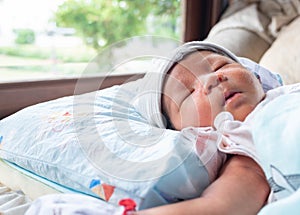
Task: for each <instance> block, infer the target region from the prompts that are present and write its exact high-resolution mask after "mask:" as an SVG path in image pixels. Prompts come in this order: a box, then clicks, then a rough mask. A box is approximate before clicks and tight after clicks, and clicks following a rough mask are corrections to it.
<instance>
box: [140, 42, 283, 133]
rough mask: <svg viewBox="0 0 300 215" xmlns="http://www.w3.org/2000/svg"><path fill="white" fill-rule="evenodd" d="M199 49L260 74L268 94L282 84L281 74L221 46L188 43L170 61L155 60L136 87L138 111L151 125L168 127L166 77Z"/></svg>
mask: <svg viewBox="0 0 300 215" xmlns="http://www.w3.org/2000/svg"><path fill="white" fill-rule="evenodd" d="M200 50H208V51H212V52H216V53H219V54H221V55H225V56H227V57H229V58H231V59H233V60H234V61H236V62H239V63H241V64H242V65H244V66H245V67H246V68H248V69H249V70H250V71H252V72H254V73H257V74H258V75H259V76H260V78H261V81H262V85H263V88H264V90H265V91H268V90H270V89H273V88H275V87H278V86H281V85H282V81H281V78H280V76H279V75H276V74H273V73H272V72H270V71H269V70H267V69H265V68H263V67H261V66H259V65H258V64H257V63H255V62H253V61H251V60H249V59H245V58H238V57H237V56H235V55H234V54H233V53H232V52H230V51H229V50H227V49H225V48H223V47H221V46H218V45H216V44H213V43H209V42H205V41H193V42H188V43H185V44H184V45H182V46H180V47H179V48H177V49H176V50H175V51H174V53H172V55H171V56H170V57H169V58H161V59H159V60H157V61H154V62H153V63H152V67H151V68H150V70H149V71H148V72H147V73H146V75H145V76H144V78H143V79H142V80H141V81H140V85H139V87H138V88H137V90H138V96H137V97H136V98H137V101H136V102H135V108H136V109H137V110H138V111H139V112H140V113H141V115H143V116H144V117H145V118H146V119H147V120H148V123H149V124H151V125H153V126H155V127H159V128H165V127H166V125H165V124H166V123H165V122H164V117H163V116H162V113H161V94H162V86H163V81H164V78H165V75H166V74H167V72H168V71H169V70H170V68H172V66H173V65H174V64H175V63H176V62H179V61H180V60H182V59H183V58H184V57H185V56H186V55H188V54H190V53H193V52H195V51H200Z"/></svg>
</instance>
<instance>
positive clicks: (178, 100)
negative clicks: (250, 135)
mask: <svg viewBox="0 0 300 215" xmlns="http://www.w3.org/2000/svg"><path fill="white" fill-rule="evenodd" d="M264 96H265V94H264V91H263V89H262V86H261V83H260V81H259V79H257V78H256V76H255V75H254V74H253V73H252V72H250V71H248V70H247V69H246V68H244V67H243V66H242V65H240V64H239V63H237V62H235V61H233V60H231V59H230V58H228V57H225V56H222V55H219V54H216V53H213V52H210V51H199V52H194V53H192V54H190V55H188V56H186V57H185V58H184V59H183V60H182V61H180V62H179V63H178V64H176V65H175V66H174V67H173V69H172V70H171V71H170V72H169V73H168V75H167V77H166V79H165V83H164V88H163V95H162V108H163V111H164V112H165V113H166V114H167V115H168V116H169V119H170V121H171V123H172V124H173V127H174V128H175V129H176V130H181V129H182V128H185V127H189V126H194V127H200V126H213V122H214V119H215V117H216V116H217V114H218V113H220V112H222V111H228V112H230V113H231V114H232V115H233V117H234V119H236V120H240V121H243V120H244V119H245V118H246V116H247V115H248V114H249V113H250V112H251V111H252V110H253V109H254V108H255V107H256V105H257V104H258V103H259V102H260V101H261V100H262V99H263V98H264Z"/></svg>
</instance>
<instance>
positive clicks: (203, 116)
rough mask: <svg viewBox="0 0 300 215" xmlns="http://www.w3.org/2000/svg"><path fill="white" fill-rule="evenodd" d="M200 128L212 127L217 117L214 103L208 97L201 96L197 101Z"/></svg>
mask: <svg viewBox="0 0 300 215" xmlns="http://www.w3.org/2000/svg"><path fill="white" fill-rule="evenodd" d="M195 106H196V112H197V115H198V126H211V125H212V121H213V118H214V115H215V113H214V112H215V111H214V108H216V107H214V102H212V101H211V99H209V97H208V96H199V97H197V98H196V99H195Z"/></svg>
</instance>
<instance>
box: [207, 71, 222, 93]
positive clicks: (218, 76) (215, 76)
mask: <svg viewBox="0 0 300 215" xmlns="http://www.w3.org/2000/svg"><path fill="white" fill-rule="evenodd" d="M226 80H227V78H226V76H224V74H223V73H218V72H215V73H212V74H209V75H208V77H207V79H206V82H205V83H204V86H203V90H204V93H205V94H209V93H210V92H211V90H212V89H213V88H214V87H217V86H218V85H219V84H220V83H222V82H223V81H226Z"/></svg>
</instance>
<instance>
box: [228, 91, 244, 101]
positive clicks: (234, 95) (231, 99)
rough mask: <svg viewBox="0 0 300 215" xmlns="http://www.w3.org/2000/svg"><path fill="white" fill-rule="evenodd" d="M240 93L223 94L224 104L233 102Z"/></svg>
mask: <svg viewBox="0 0 300 215" xmlns="http://www.w3.org/2000/svg"><path fill="white" fill-rule="evenodd" d="M240 94H241V92H229V91H228V92H225V93H224V98H225V104H228V103H230V102H231V101H233V100H234V99H235V98H237V97H238V95H240Z"/></svg>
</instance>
